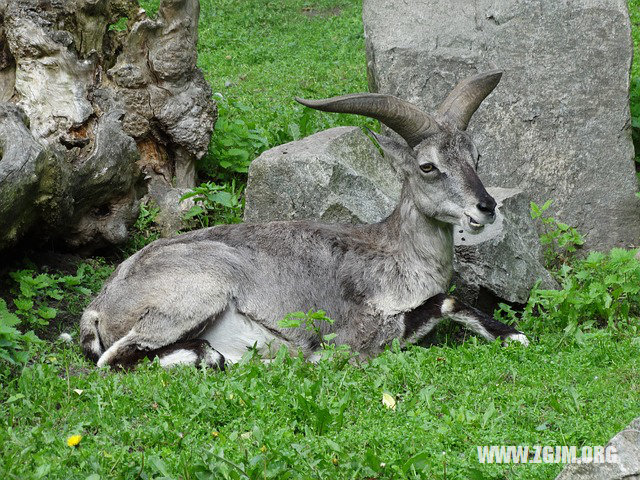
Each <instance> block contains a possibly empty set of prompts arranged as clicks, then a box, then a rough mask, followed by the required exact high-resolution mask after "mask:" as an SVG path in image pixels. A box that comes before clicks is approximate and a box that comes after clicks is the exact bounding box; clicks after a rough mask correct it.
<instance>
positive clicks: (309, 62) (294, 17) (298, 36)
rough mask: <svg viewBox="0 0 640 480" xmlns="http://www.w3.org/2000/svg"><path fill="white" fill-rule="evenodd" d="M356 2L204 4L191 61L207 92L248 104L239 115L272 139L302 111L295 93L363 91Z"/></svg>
mask: <svg viewBox="0 0 640 480" xmlns="http://www.w3.org/2000/svg"><path fill="white" fill-rule="evenodd" d="M361 3H362V2H360V1H359V0H318V1H314V2H309V1H307V0H287V1H279V2H276V1H268V0H254V1H244V2H240V1H237V0H218V1H215V2H213V1H210V0H207V1H203V2H202V8H201V14H200V30H199V35H200V36H199V49H198V53H199V59H198V63H199V65H200V67H201V68H202V69H203V70H204V71H205V74H206V77H207V80H209V82H210V83H211V86H212V88H213V91H214V92H220V93H222V94H223V95H224V96H225V97H228V98H231V99H234V100H237V101H240V102H241V103H242V104H244V105H247V106H248V107H250V110H249V111H247V112H244V113H243V116H244V117H245V118H246V119H247V120H248V121H252V122H255V123H256V124H257V125H259V126H264V127H265V128H267V129H268V131H269V133H270V134H271V132H272V131H274V130H277V129H284V128H286V127H287V126H288V124H289V122H290V121H291V118H292V116H293V115H294V114H295V113H296V112H301V111H302V106H301V105H299V104H297V103H296V102H295V101H294V99H293V97H294V96H296V95H297V96H302V97H305V96H307V97H312V98H315V97H326V96H332V95H341V94H345V93H353V92H358V91H367V89H368V88H367V77H366V58H365V53H364V33H363V27H362V20H361V15H362V5H361ZM228 83H230V84H231V86H229V87H227V86H225V85H227V84H228ZM347 119H348V120H349V122H350V123H351V122H353V121H355V122H356V124H357V123H358V122H360V123H364V120H358V119H357V117H354V116H350V117H345V118H344V120H347ZM339 120H340V119H338V120H334V121H336V122H337V121H339Z"/></svg>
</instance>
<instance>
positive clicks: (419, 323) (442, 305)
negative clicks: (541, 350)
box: [404, 293, 529, 346]
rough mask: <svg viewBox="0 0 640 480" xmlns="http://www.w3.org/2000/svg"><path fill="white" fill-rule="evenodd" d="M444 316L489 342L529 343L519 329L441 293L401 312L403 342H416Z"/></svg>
mask: <svg viewBox="0 0 640 480" xmlns="http://www.w3.org/2000/svg"><path fill="white" fill-rule="evenodd" d="M444 318H450V319H451V320H453V321H454V322H458V323H461V324H462V325H464V326H465V327H467V328H469V329H470V330H471V331H473V332H474V333H476V334H478V335H480V336H481V337H483V338H486V339H487V340H489V341H493V340H495V339H496V338H501V339H502V340H514V341H517V342H520V343H522V344H523V345H525V346H526V345H529V340H528V339H527V337H526V336H525V335H524V334H523V333H522V332H520V331H518V330H516V329H515V328H513V327H511V326H509V325H505V324H504V323H501V322H498V321H497V320H494V319H493V318H492V317H491V316H489V315H487V314H486V313H484V312H481V311H480V310H478V309H477V308H473V307H470V306H469V305H466V304H464V303H463V302H460V301H459V300H457V299H455V298H454V297H450V296H448V295H445V294H444V293H440V294H438V295H434V296H433V297H431V298H430V299H428V300H427V301H426V302H424V303H423V304H422V305H420V306H419V307H418V308H416V309H415V310H412V311H410V312H407V313H405V318H404V323H405V330H404V340H405V342H406V343H416V342H419V341H420V340H422V339H423V338H424V337H425V336H426V335H427V334H428V333H429V332H430V331H431V330H433V329H434V328H435V326H436V325H437V324H438V323H440V322H441V321H442V320H443V319H444Z"/></svg>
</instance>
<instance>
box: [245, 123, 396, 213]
mask: <svg viewBox="0 0 640 480" xmlns="http://www.w3.org/2000/svg"><path fill="white" fill-rule="evenodd" d="M400 187H401V184H400V180H399V179H398V175H397V173H396V172H395V170H394V169H393V167H392V166H391V164H390V163H389V162H388V161H386V160H385V159H384V158H383V157H382V156H381V155H380V153H379V152H378V150H377V149H376V147H375V146H374V145H373V143H372V142H371V141H370V140H369V139H368V138H367V137H366V135H365V134H364V133H362V131H361V130H360V129H359V128H356V127H337V128H331V129H329V130H325V131H323V132H320V133H316V134H315V135H311V136H309V137H306V138H304V139H302V140H299V141H297V142H291V143H287V144H285V145H280V146H278V147H275V148H272V149H271V150H267V151H266V152H264V153H262V155H260V156H259V157H258V158H256V159H255V160H254V161H253V162H252V163H251V167H250V168H249V180H248V182H247V189H246V203H245V214H244V215H245V220H247V221H269V220H294V219H303V218H305V219H306V218H313V219H319V220H322V221H325V222H333V223H374V222H377V221H378V220H380V219H382V218H384V217H385V216H387V215H388V214H390V213H391V211H393V208H394V207H395V205H396V199H397V198H398V197H399V195H400Z"/></svg>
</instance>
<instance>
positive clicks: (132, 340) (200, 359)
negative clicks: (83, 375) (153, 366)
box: [98, 331, 224, 370]
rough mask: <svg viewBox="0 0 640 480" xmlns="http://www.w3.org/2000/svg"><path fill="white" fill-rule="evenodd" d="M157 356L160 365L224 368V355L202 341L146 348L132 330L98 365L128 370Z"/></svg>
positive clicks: (195, 340)
mask: <svg viewBox="0 0 640 480" xmlns="http://www.w3.org/2000/svg"><path fill="white" fill-rule="evenodd" d="M155 357H158V358H159V360H160V365H162V366H163V367H172V366H174V365H195V366H201V365H204V366H207V367H212V368H219V369H220V370H223V369H224V357H223V356H222V355H221V354H220V353H219V352H218V351H216V350H214V349H213V348H212V347H211V345H210V344H209V342H207V341H206V340H203V339H200V338H196V339H191V340H181V341H178V342H175V343H172V344H170V345H166V346H164V347H161V348H156V349H150V348H149V347H148V346H147V347H145V346H144V344H141V343H140V342H139V338H136V335H135V331H133V332H130V333H129V334H128V335H126V336H124V337H123V338H122V339H120V340H118V341H117V342H116V343H114V344H113V345H112V346H111V347H110V348H109V349H107V351H106V352H104V353H103V354H102V356H101V357H100V358H99V359H98V366H99V367H102V366H109V367H114V368H120V369H124V370H129V369H131V368H133V367H134V366H135V365H136V363H138V362H139V361H140V360H142V359H143V358H150V359H152V358H155Z"/></svg>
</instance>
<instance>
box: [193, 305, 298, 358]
mask: <svg viewBox="0 0 640 480" xmlns="http://www.w3.org/2000/svg"><path fill="white" fill-rule="evenodd" d="M199 337H200V338H202V339H204V340H207V341H208V342H209V343H210V344H211V346H212V347H213V348H214V349H215V350H217V351H218V352H220V353H221V354H222V355H223V356H224V358H225V363H236V362H238V361H239V360H240V359H241V358H242V356H243V355H244V354H245V353H247V350H248V349H250V348H252V347H253V346H254V345H255V346H256V347H257V349H258V353H259V354H260V356H261V357H262V358H263V359H271V358H273V357H274V356H275V354H276V353H277V352H278V350H279V349H280V347H281V346H282V345H286V342H285V341H283V340H282V339H280V338H278V337H276V336H275V335H274V334H273V333H271V332H270V331H269V330H267V329H266V328H264V327H263V326H262V325H260V324H259V323H257V322H255V321H253V320H251V319H250V318H248V317H246V316H244V315H242V314H241V313H238V311H237V310H236V308H235V305H233V304H230V305H229V307H228V308H227V309H226V310H225V311H224V313H223V314H222V315H221V316H220V318H218V319H217V320H216V321H215V322H213V324H212V325H211V326H210V327H208V328H207V329H206V330H205V331H204V332H202V333H201V334H200V335H199Z"/></svg>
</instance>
